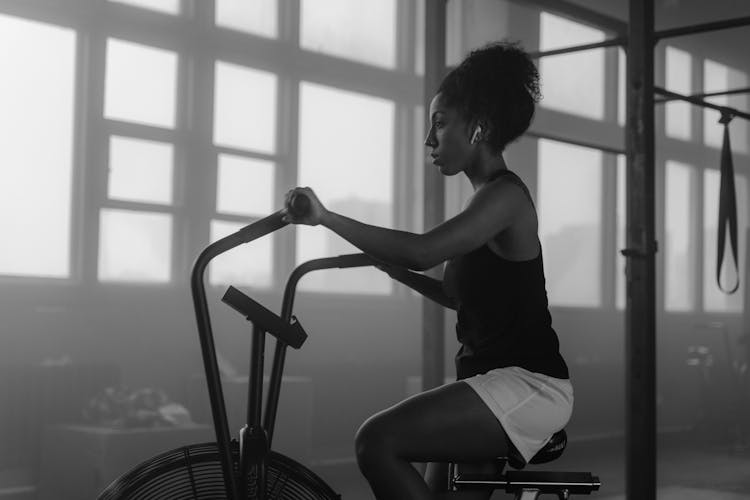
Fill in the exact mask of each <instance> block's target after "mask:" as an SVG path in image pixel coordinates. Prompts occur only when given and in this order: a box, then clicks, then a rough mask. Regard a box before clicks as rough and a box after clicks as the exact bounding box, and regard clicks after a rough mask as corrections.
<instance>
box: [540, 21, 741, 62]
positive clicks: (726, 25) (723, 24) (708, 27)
mask: <svg viewBox="0 0 750 500" xmlns="http://www.w3.org/2000/svg"><path fill="white" fill-rule="evenodd" d="M744 26H750V16H746V17H738V18H737V19H725V20H723V21H714V22H710V23H703V24H695V25H693V26H683V27H681V28H672V29H668V30H662V31H655V32H654V33H653V37H652V40H653V42H654V43H657V42H658V41H659V40H662V39H664V38H674V37H679V36H685V35H695V34H698V33H707V32H709V31H718V30H725V29H731V28H741V27H744ZM627 45H628V38H627V37H626V36H618V37H615V38H610V39H609V40H604V41H601V42H595V43H587V44H583V45H574V46H571V47H565V48H561V49H554V50H545V51H543V52H532V53H530V55H531V57H533V58H536V59H538V58H541V57H547V56H557V55H561V54H569V53H571V52H580V51H584V50H593V49H601V48H607V47H616V46H619V47H627Z"/></svg>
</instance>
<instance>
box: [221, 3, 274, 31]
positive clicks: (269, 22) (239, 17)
mask: <svg viewBox="0 0 750 500" xmlns="http://www.w3.org/2000/svg"><path fill="white" fill-rule="evenodd" d="M278 10H279V6H278V0H252V1H250V2H248V1H247V0H216V26H221V27H222V28H231V29H234V30H238V31H244V32H246V33H252V34H253V35H260V36H265V37H268V38H276V37H277V36H278V31H279V30H278V14H277V13H278Z"/></svg>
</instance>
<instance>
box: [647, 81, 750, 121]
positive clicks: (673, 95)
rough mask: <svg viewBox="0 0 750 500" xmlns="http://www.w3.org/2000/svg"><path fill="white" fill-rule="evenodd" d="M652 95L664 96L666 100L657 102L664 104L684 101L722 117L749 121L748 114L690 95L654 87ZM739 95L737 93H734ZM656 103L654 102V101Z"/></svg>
mask: <svg viewBox="0 0 750 500" xmlns="http://www.w3.org/2000/svg"><path fill="white" fill-rule="evenodd" d="M748 90H750V89H745V92H747V91H748ZM654 93H655V94H659V95H662V96H666V97H667V99H663V100H661V101H659V102H665V101H667V100H670V101H671V100H680V101H686V102H689V103H691V104H697V105H698V106H703V107H704V108H711V109H715V110H716V111H719V112H721V114H723V115H731V116H733V117H734V116H738V117H740V118H744V119H745V120H750V113H746V112H744V111H738V110H736V109H734V108H730V107H728V106H721V105H719V104H713V103H710V102H706V101H704V100H703V99H701V98H700V97H698V96H690V95H681V94H677V93H675V92H672V91H670V90H666V89H663V88H661V87H654ZM736 93H739V92H736ZM722 94H723V93H717V95H722ZM654 102H656V101H654Z"/></svg>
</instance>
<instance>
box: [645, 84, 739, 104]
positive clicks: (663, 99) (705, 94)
mask: <svg viewBox="0 0 750 500" xmlns="http://www.w3.org/2000/svg"><path fill="white" fill-rule="evenodd" d="M673 94H674V92H673ZM735 94H750V87H744V88H741V89H732V90H722V91H720V92H702V93H700V94H692V95H689V96H678V97H670V96H667V95H665V96H662V97H660V98H658V99H655V100H654V102H667V101H674V100H685V99H683V98H684V97H691V98H693V97H694V98H696V99H704V98H706V97H716V96H723V95H735ZM675 95H677V94H675Z"/></svg>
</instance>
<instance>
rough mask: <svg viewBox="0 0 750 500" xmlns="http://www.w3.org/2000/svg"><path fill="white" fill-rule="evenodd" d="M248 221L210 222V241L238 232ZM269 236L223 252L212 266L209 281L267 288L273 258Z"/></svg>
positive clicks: (219, 283) (271, 273)
mask: <svg viewBox="0 0 750 500" xmlns="http://www.w3.org/2000/svg"><path fill="white" fill-rule="evenodd" d="M244 226H245V224H242V223H237V222H226V221H220V220H214V221H211V242H212V243H213V242H214V241H216V240H219V239H221V238H223V237H225V236H229V235H230V234H232V233H234V232H236V231H238V230H239V229H241V228H242V227H244ZM271 241H272V238H271V237H270V236H266V237H264V238H260V239H257V240H254V241H252V242H250V243H248V244H246V245H241V246H239V247H236V248H233V249H232V250H230V251H228V252H226V253H223V254H221V255H219V256H218V257H216V259H214V260H213V262H211V264H210V265H209V270H208V272H209V278H208V279H209V283H211V284H212V285H235V286H238V285H247V286H252V287H263V288H268V287H270V286H271V278H272V276H273V257H272V254H271Z"/></svg>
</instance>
